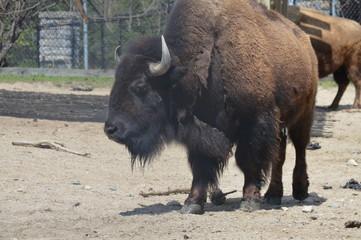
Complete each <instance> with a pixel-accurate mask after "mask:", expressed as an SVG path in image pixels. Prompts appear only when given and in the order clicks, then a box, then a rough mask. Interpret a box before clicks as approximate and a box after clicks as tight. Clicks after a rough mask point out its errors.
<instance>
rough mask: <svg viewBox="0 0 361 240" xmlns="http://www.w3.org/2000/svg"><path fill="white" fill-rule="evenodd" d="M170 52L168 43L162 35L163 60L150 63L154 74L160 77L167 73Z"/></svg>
mask: <svg viewBox="0 0 361 240" xmlns="http://www.w3.org/2000/svg"><path fill="white" fill-rule="evenodd" d="M170 60H171V59H170V54H169V50H168V47H167V44H166V42H165V40H164V37H163V35H162V60H161V61H160V63H150V64H149V72H150V74H151V75H152V76H154V77H158V76H161V75H163V74H165V73H166V72H167V71H168V70H169V67H170Z"/></svg>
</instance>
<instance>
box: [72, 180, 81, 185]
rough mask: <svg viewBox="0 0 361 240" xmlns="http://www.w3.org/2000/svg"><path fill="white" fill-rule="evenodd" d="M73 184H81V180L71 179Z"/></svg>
mask: <svg viewBox="0 0 361 240" xmlns="http://www.w3.org/2000/svg"><path fill="white" fill-rule="evenodd" d="M71 184H73V185H80V181H79V180H74V181H71Z"/></svg>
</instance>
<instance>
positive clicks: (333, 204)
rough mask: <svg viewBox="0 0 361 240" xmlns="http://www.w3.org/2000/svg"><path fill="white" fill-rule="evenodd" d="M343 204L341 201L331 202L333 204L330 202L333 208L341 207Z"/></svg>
mask: <svg viewBox="0 0 361 240" xmlns="http://www.w3.org/2000/svg"><path fill="white" fill-rule="evenodd" d="M341 206H342V204H341V203H331V204H330V207H331V208H340V207H341Z"/></svg>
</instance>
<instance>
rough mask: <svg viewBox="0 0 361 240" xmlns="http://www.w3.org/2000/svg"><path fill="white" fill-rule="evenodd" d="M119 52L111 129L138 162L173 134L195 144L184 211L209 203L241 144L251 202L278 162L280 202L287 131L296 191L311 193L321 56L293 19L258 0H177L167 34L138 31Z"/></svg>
mask: <svg viewBox="0 0 361 240" xmlns="http://www.w3.org/2000/svg"><path fill="white" fill-rule="evenodd" d="M118 59H119V63H118V65H117V67H116V73H115V82H114V85H113V87H112V90H111V93H110V99H109V111H108V117H107V120H106V122H105V126H104V131H105V133H106V135H107V136H108V137H109V138H110V139H111V140H114V141H116V142H118V143H120V144H124V145H125V146H126V147H127V148H128V150H129V152H130V154H131V159H132V163H133V164H134V163H135V162H136V161H137V160H138V161H140V164H142V165H144V164H146V163H147V162H149V161H150V160H151V159H153V158H154V156H155V155H156V154H158V153H159V152H160V151H161V150H162V148H163V146H164V145H165V144H166V143H169V142H171V141H176V142H178V143H180V144H182V145H184V146H185V147H186V149H187V153H188V160H189V164H190V167H191V170H192V174H193V181H192V186H191V192H190V194H189V196H188V198H187V199H186V200H185V204H184V206H183V207H182V209H181V212H182V213H195V214H199V213H202V212H203V211H204V204H205V202H206V198H207V190H210V191H212V190H215V189H217V187H218V178H219V175H220V174H221V173H222V170H223V168H224V166H225V165H226V164H227V161H228V158H229V157H230V155H231V154H232V147H233V145H237V148H236V150H235V158H236V162H237V165H238V166H239V168H240V169H241V170H242V171H243V173H244V177H245V178H244V186H243V198H242V202H241V207H242V208H244V209H246V210H254V209H258V208H260V204H261V203H260V202H261V187H262V186H263V185H264V184H265V181H266V179H267V176H268V173H269V172H270V166H271V165H272V173H271V181H270V185H269V188H268V191H267V192H266V194H265V199H266V200H267V201H268V202H272V203H280V201H281V197H282V195H283V186H282V165H283V163H284V160H285V148H286V139H287V135H286V134H285V132H288V133H289V136H290V138H291V139H292V141H293V143H294V146H295V149H296V165H295V168H294V173H293V196H294V197H295V198H296V199H298V200H302V199H305V198H306V197H307V196H308V185H309V182H308V176H307V170H306V159H305V158H306V152H305V149H306V146H307V144H308V142H309V137H310V129H311V125H312V122H313V120H312V119H313V112H314V105H315V94H316V89H317V59H316V56H315V53H314V51H313V49H312V46H311V43H310V41H309V38H308V36H307V34H305V33H304V32H303V31H302V30H300V29H299V28H298V27H297V26H296V25H294V24H293V23H292V22H291V21H289V20H287V19H285V18H284V17H282V16H281V15H279V14H277V13H275V12H271V11H268V10H267V9H266V8H265V7H263V6H262V5H260V4H258V3H257V2H256V1H254V0H219V1H208V0H182V1H176V2H175V4H174V6H173V9H172V11H171V13H170V15H169V18H168V22H167V25H166V27H165V31H164V38H163V37H161V38H160V37H154V38H139V39H135V40H133V41H131V42H130V43H129V45H128V46H127V48H126V50H125V52H124V54H123V55H122V56H119V57H118ZM286 129H288V131H286ZM219 191H220V190H218V189H217V192H218V193H219Z"/></svg>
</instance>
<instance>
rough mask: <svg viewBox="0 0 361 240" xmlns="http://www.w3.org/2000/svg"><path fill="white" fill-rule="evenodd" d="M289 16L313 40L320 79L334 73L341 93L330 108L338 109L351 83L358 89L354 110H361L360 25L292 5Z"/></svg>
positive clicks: (338, 93)
mask: <svg viewBox="0 0 361 240" xmlns="http://www.w3.org/2000/svg"><path fill="white" fill-rule="evenodd" d="M288 14H289V18H290V19H291V20H292V21H294V22H295V23H296V24H297V25H299V26H300V27H301V29H303V30H304V31H305V32H306V33H307V34H308V35H309V36H310V38H311V43H312V46H313V48H314V49H315V52H316V55H317V58H318V64H319V65H318V66H319V77H320V78H322V77H325V76H327V75H329V74H333V77H334V79H335V81H336V83H337V84H338V92H337V94H336V97H335V99H334V100H333V102H332V104H331V106H330V109H333V110H336V109H337V108H338V106H339V103H340V100H341V97H342V95H343V93H344V92H345V90H346V87H347V85H348V84H349V82H350V81H351V82H352V83H353V84H354V85H355V89H356V96H355V100H354V102H353V105H352V107H353V108H361V26H360V24H358V23H357V22H355V21H352V20H349V19H345V18H338V17H331V16H328V15H325V14H322V13H320V12H318V11H316V10H313V9H308V8H303V7H295V6H290V7H289V11H288Z"/></svg>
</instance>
